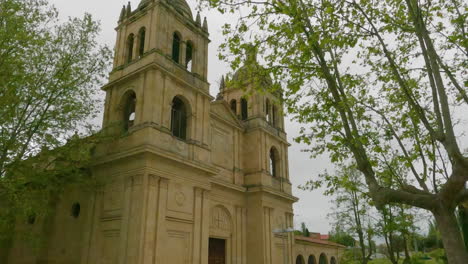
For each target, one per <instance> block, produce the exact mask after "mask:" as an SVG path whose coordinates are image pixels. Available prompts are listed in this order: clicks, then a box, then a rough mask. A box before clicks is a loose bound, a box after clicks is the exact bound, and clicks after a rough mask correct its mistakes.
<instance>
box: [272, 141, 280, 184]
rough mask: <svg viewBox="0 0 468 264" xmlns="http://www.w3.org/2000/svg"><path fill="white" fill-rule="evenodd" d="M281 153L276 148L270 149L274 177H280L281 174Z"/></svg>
mask: <svg viewBox="0 0 468 264" xmlns="http://www.w3.org/2000/svg"><path fill="white" fill-rule="evenodd" d="M279 162H280V159H279V153H278V150H276V148H275V147H272V148H271V149H270V174H271V176H273V177H278V173H279Z"/></svg>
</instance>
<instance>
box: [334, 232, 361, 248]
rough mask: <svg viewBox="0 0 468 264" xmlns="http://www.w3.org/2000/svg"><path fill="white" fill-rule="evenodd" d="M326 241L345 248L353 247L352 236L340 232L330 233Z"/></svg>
mask: <svg viewBox="0 0 468 264" xmlns="http://www.w3.org/2000/svg"><path fill="white" fill-rule="evenodd" d="M328 240H330V241H332V242H336V243H338V244H341V245H344V246H347V247H353V246H354V243H355V240H354V238H353V236H351V235H350V234H348V233H345V232H343V231H340V230H338V231H337V230H335V231H334V232H331V233H330V238H329V239H328Z"/></svg>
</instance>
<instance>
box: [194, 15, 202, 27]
mask: <svg viewBox="0 0 468 264" xmlns="http://www.w3.org/2000/svg"><path fill="white" fill-rule="evenodd" d="M195 24H197V25H198V26H201V17H200V12H197V18H196V19H195Z"/></svg>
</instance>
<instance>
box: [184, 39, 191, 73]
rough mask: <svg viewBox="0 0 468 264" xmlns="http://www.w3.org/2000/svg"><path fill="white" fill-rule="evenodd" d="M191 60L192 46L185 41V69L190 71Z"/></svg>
mask: <svg viewBox="0 0 468 264" xmlns="http://www.w3.org/2000/svg"><path fill="white" fill-rule="evenodd" d="M192 59H193V44H192V42H191V41H187V48H186V51H185V68H186V69H187V70H189V71H192Z"/></svg>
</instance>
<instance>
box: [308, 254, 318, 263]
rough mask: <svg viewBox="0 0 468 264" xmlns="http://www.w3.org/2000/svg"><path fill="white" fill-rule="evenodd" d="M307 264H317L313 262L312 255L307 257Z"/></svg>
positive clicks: (313, 257)
mask: <svg viewBox="0 0 468 264" xmlns="http://www.w3.org/2000/svg"><path fill="white" fill-rule="evenodd" d="M307 264H317V261H316V260H315V256H314V255H310V256H309V259H308V260H307Z"/></svg>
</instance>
